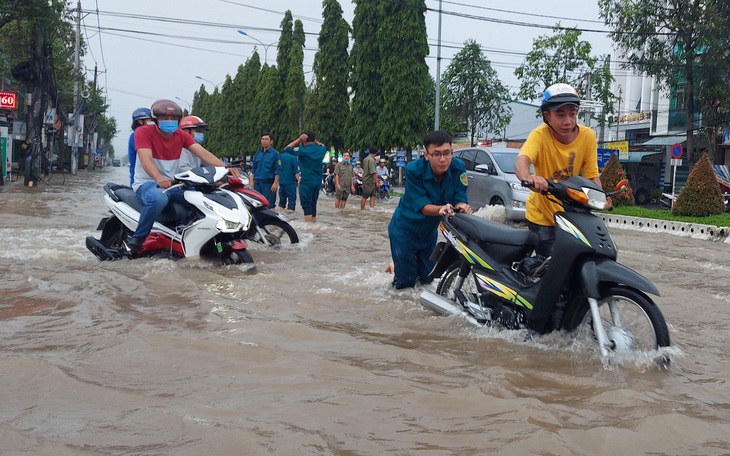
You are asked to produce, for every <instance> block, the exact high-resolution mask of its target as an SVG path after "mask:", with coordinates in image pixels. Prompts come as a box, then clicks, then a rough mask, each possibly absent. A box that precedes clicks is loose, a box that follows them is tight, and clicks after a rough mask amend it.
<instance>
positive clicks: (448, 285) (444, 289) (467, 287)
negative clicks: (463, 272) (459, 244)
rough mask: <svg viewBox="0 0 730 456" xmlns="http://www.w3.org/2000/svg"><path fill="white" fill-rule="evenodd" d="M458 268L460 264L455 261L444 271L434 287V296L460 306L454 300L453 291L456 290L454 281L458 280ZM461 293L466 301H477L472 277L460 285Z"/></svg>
mask: <svg viewBox="0 0 730 456" xmlns="http://www.w3.org/2000/svg"><path fill="white" fill-rule="evenodd" d="M459 267H460V263H459V262H458V261H456V262H454V263H452V264H451V266H449V267H448V268H447V269H446V272H444V274H443V275H442V276H441V280H440V281H439V284H438V286H437V287H436V294H438V295H441V296H443V297H444V298H446V299H448V300H449V301H452V302H455V303H457V304H459V305H461V303H460V302H458V301H457V300H456V295H455V293H454V291H455V290H456V288H455V287H456V279H458V278H459ZM461 291H462V292H463V293H464V295H465V296H466V297H467V299H468V300H470V301H473V302H478V301H479V292H478V290H477V284H476V282H474V279H473V278H472V277H467V278H466V279H464V283H463V284H462V285H461Z"/></svg>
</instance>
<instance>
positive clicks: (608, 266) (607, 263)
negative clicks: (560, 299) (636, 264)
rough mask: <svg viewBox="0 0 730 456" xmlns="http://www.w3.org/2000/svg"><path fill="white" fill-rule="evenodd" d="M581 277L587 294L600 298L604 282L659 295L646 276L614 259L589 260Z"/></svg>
mask: <svg viewBox="0 0 730 456" xmlns="http://www.w3.org/2000/svg"><path fill="white" fill-rule="evenodd" d="M580 273H581V279H582V280H583V288H584V289H585V292H586V296H588V297H591V298H596V299H599V298H600V297H601V291H600V285H601V284H602V283H609V284H621V285H626V286H628V287H631V288H634V289H636V290H639V291H643V292H644V293H649V294H653V295H655V296H659V290H658V289H657V287H656V286H655V285H654V284H653V283H651V282H649V280H648V279H646V278H645V277H644V276H642V275H641V274H639V273H638V272H636V271H634V270H633V269H630V268H628V267H626V266H624V265H622V264H620V263H616V262H615V261H612V260H596V261H588V262H586V263H585V264H584V265H583V267H582V268H581V272H580Z"/></svg>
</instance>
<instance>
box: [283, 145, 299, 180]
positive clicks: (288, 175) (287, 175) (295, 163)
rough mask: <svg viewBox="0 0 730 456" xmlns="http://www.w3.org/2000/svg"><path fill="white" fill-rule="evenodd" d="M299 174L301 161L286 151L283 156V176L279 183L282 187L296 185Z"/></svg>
mask: <svg viewBox="0 0 730 456" xmlns="http://www.w3.org/2000/svg"><path fill="white" fill-rule="evenodd" d="M297 174H299V160H298V159H297V157H295V156H294V155H292V154H290V153H289V152H287V151H286V150H284V153H283V154H281V175H279V183H280V184H282V185H291V184H296V183H297V178H296V175H297Z"/></svg>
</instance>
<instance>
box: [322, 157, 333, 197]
mask: <svg viewBox="0 0 730 456" xmlns="http://www.w3.org/2000/svg"><path fill="white" fill-rule="evenodd" d="M336 166H337V159H336V158H335V157H332V158H330V162H329V163H328V164H327V166H326V167H325V170H324V176H322V187H323V188H324V189H325V193H326V194H328V195H330V194H332V193H334V192H335V167H336Z"/></svg>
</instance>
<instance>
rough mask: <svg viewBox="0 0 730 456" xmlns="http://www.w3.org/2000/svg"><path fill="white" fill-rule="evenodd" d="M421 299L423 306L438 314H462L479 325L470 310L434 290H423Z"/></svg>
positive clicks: (446, 315)
mask: <svg viewBox="0 0 730 456" xmlns="http://www.w3.org/2000/svg"><path fill="white" fill-rule="evenodd" d="M420 301H421V305H422V306H423V307H425V308H427V309H429V310H432V311H434V312H436V313H437V314H440V315H443V316H445V317H448V316H451V315H462V316H464V318H466V319H467V320H468V321H469V323H472V324H474V325H479V322H478V321H477V320H476V318H474V316H473V315H471V314H470V313H469V312H466V311H465V310H464V309H462V308H461V307H459V306H458V305H456V304H454V303H453V302H451V301H449V300H448V299H445V298H443V297H442V296H441V295H438V294H436V293H434V292H433V291H429V290H423V291H422V292H421V296H420Z"/></svg>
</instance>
